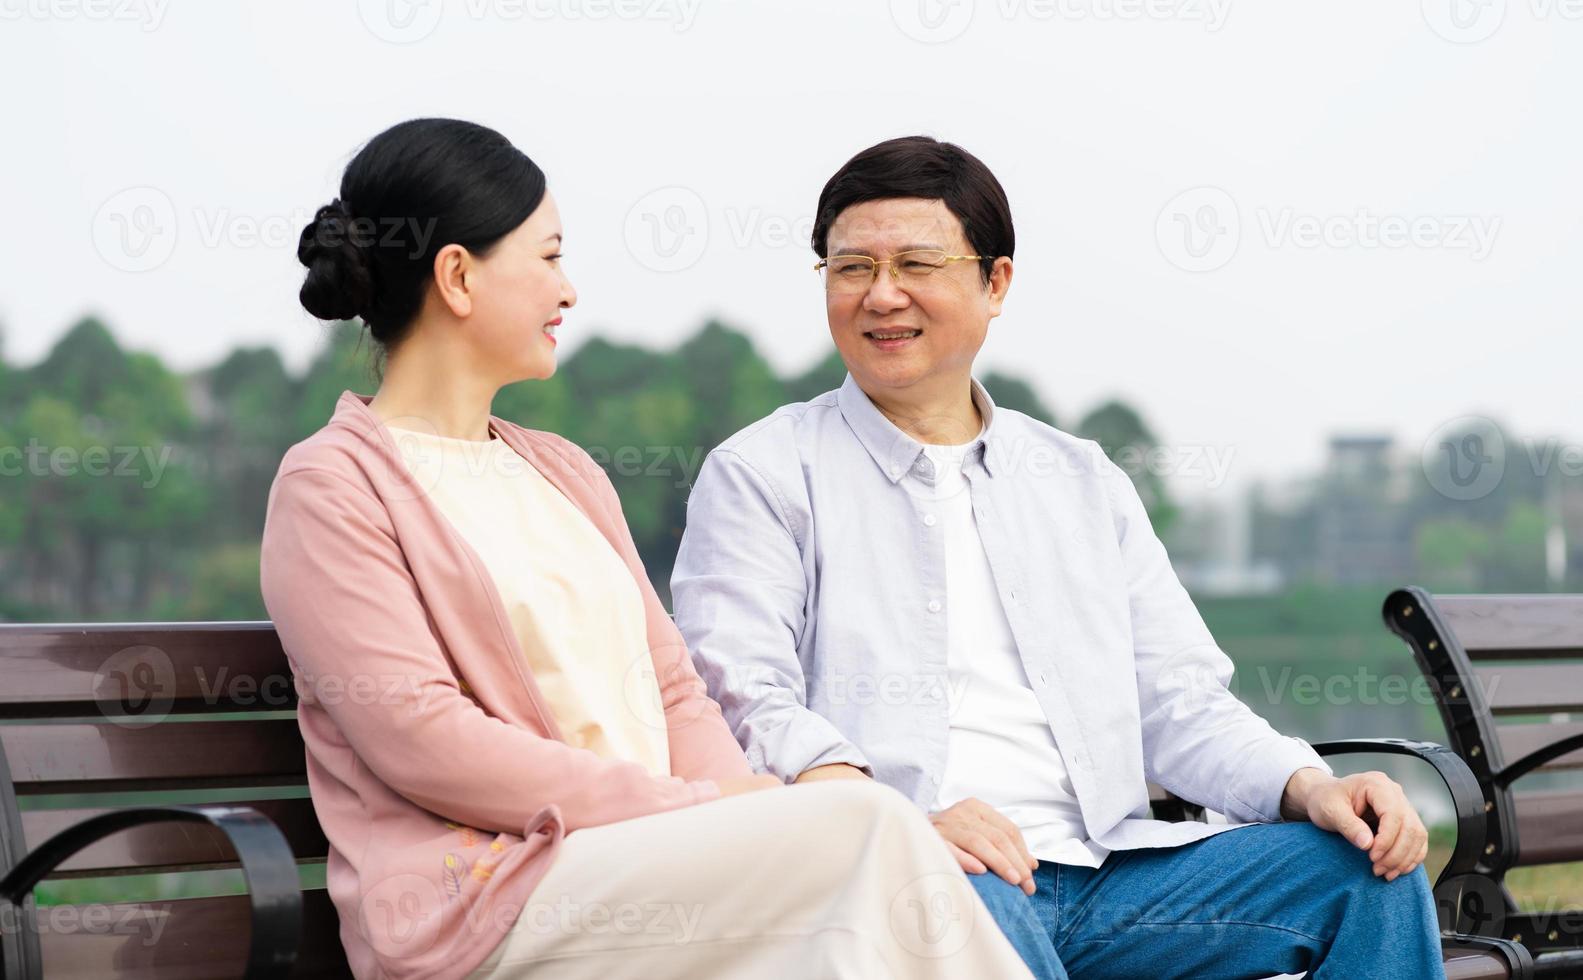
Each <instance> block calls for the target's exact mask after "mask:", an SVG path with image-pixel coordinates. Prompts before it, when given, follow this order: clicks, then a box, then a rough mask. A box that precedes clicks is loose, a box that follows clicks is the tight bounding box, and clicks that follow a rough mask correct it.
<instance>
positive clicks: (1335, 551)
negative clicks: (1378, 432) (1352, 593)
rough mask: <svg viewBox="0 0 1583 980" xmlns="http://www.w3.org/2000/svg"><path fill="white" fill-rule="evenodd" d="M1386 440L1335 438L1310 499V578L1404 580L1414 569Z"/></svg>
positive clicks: (1396, 469) (1398, 478)
mask: <svg viewBox="0 0 1583 980" xmlns="http://www.w3.org/2000/svg"><path fill="white" fill-rule="evenodd" d="M1406 471H1407V468H1406V467H1405V466H1402V465H1400V463H1399V462H1398V461H1397V460H1396V459H1395V458H1394V454H1393V452H1392V440H1391V439H1390V437H1388V436H1336V437H1334V438H1332V439H1331V440H1330V454H1329V457H1328V458H1327V459H1326V461H1325V469H1324V472H1323V473H1322V475H1321V476H1320V478H1319V481H1318V485H1317V487H1316V488H1315V489H1316V493H1315V496H1314V502H1313V506H1314V552H1313V555H1314V557H1313V568H1312V574H1313V578H1314V579H1315V580H1317V581H1319V582H1322V583H1325V584H1327V585H1377V584H1381V583H1394V582H1401V581H1406V580H1407V579H1409V578H1411V577H1412V576H1413V574H1414V572H1416V571H1417V561H1416V556H1415V554H1414V548H1413V528H1412V525H1411V523H1410V521H1409V518H1408V513H1407V511H1406V509H1405V507H1404V505H1405V503H1406V497H1407V494H1406V490H1407V488H1406V485H1405V480H1404V479H1403V475H1404V474H1405V473H1406Z"/></svg>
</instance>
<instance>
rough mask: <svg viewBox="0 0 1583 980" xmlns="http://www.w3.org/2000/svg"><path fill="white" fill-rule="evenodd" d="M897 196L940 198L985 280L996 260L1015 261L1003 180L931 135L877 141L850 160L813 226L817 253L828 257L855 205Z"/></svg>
mask: <svg viewBox="0 0 1583 980" xmlns="http://www.w3.org/2000/svg"><path fill="white" fill-rule="evenodd" d="M894 197H920V198H926V199H928V200H938V201H943V202H944V203H945V206H946V208H947V209H948V210H949V211H950V212H951V213H952V214H954V215H956V217H957V220H959V221H961V222H962V230H963V231H964V232H965V233H966V235H967V240H968V243H969V244H970V245H971V246H972V248H973V251H974V253H976V254H978V255H983V256H987V257H986V258H985V259H983V260H982V261H980V262H979V272H980V274H981V275H982V276H983V279H984V281H985V282H988V281H989V274H990V271H991V270H992V269H994V267H995V258H996V257H997V256H1001V255H1004V256H1006V257H1007V258H1010V257H1011V254H1012V251H1013V250H1014V249H1015V247H1016V243H1017V236H1016V233H1015V232H1014V231H1013V230H1012V226H1011V205H1010V204H1009V203H1007V201H1006V191H1005V190H1004V189H1003V188H1002V187H1001V186H1000V181H998V180H996V179H995V175H994V174H992V173H990V170H989V168H988V167H986V166H984V163H983V161H981V160H980V159H979V158H978V157H976V156H974V155H973V154H971V153H969V152H967V151H966V150H964V149H962V148H961V147H960V146H957V145H956V144H955V143H945V142H942V141H940V140H937V139H934V138H933V137H929V136H902V137H898V138H896V139H893V140H886V141H885V142H883V143H876V144H875V145H873V146H871V147H869V148H868V149H866V150H864V151H862V152H861V153H859V154H858V155H857V156H855V157H853V158H852V159H850V160H848V161H847V162H846V163H845V164H843V165H842V166H841V169H840V170H837V171H836V172H835V175H834V176H833V177H831V178H830V180H829V181H828V182H827V183H826V184H825V185H824V190H823V191H821V192H820V194H819V208H818V210H817V211H816V212H815V217H814V225H813V242H812V244H813V250H814V252H815V253H816V254H817V255H818V256H819V257H820V258H826V257H827V253H826V249H827V248H828V247H829V239H830V226H831V225H832V224H834V223H835V219H836V217H837V216H838V215H840V213H841V212H842V211H845V210H846V209H847V208H849V207H851V206H852V205H854V204H862V203H863V202H865V201H876V200H881V199H884V198H894Z"/></svg>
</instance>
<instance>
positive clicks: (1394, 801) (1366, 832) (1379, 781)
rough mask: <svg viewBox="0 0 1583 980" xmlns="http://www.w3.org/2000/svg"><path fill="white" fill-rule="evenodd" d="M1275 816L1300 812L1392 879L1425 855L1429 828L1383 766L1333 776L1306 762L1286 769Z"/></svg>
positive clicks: (1287, 816)
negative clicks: (1363, 854)
mask: <svg viewBox="0 0 1583 980" xmlns="http://www.w3.org/2000/svg"><path fill="white" fill-rule="evenodd" d="M1281 816H1282V817H1283V818H1284V819H1287V820H1301V819H1303V818H1304V817H1306V818H1307V819H1308V820H1311V821H1313V824H1314V826H1316V827H1320V828H1322V829H1324V830H1333V831H1335V832H1336V833H1338V834H1340V835H1341V836H1343V837H1345V838H1346V839H1347V840H1349V841H1351V842H1352V843H1353V844H1356V845H1357V846H1358V848H1359V849H1360V850H1365V851H1368V852H1369V860H1371V861H1373V862H1374V873H1375V874H1376V875H1381V874H1383V875H1384V876H1385V880H1386V881H1395V880H1396V878H1397V877H1398V876H1400V875H1404V874H1408V873H1410V872H1411V871H1412V870H1413V869H1414V868H1417V867H1418V866H1419V865H1420V864H1422V863H1423V861H1424V858H1425V857H1427V856H1428V855H1429V831H1428V830H1426V829H1425V828H1424V822H1423V821H1422V820H1421V819H1419V817H1418V811H1417V810H1415V809H1413V805H1412V804H1411V803H1409V802H1408V800H1407V794H1406V793H1404V792H1402V786H1401V784H1400V783H1398V782H1396V781H1395V780H1393V779H1391V777H1389V776H1387V775H1385V773H1383V772H1360V773H1355V774H1353V775H1350V776H1341V777H1339V778H1338V777H1336V776H1332V775H1330V774H1328V773H1325V772H1322V771H1321V770H1318V769H1314V768H1311V767H1308V768H1303V769H1299V770H1297V771H1296V772H1294V773H1292V778H1291V779H1290V780H1288V781H1287V783H1286V791H1285V792H1284V793H1283V794H1282V795H1281Z"/></svg>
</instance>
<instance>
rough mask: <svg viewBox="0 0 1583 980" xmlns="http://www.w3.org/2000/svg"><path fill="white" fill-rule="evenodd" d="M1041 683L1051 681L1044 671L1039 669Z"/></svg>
mask: <svg viewBox="0 0 1583 980" xmlns="http://www.w3.org/2000/svg"><path fill="white" fill-rule="evenodd" d="M1039 683H1040V684H1048V683H1049V681H1048V680H1047V679H1046V678H1045V676H1044V671H1042V670H1041V671H1039Z"/></svg>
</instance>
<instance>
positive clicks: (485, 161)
mask: <svg viewBox="0 0 1583 980" xmlns="http://www.w3.org/2000/svg"><path fill="white" fill-rule="evenodd" d="M544 191H545V179H544V172H543V171H541V170H540V169H539V168H538V166H537V165H536V164H534V162H533V161H532V160H529V159H528V157H527V156H526V155H525V154H524V153H523V152H522V151H521V150H518V149H517V148H516V147H514V146H512V145H511V142H510V141H509V140H507V139H506V138H505V137H504V136H502V135H500V134H499V133H497V132H495V131H494V130H493V129H490V128H488V127H487V126H480V125H478V124H477V123H470V122H464V121H463V120H460V119H410V120H408V121H407V122H404V123H398V124H396V125H394V126H392V127H390V128H389V129H387V130H385V131H384V132H383V133H380V134H379V135H378V136H375V137H374V138H373V139H371V140H369V141H368V143H367V144H366V145H364V146H363V148H362V149H361V150H359V151H358V153H357V155H356V156H355V157H353V158H352V162H351V163H349V164H347V166H346V172H345V173H344V174H342V175H341V193H340V196H339V197H337V198H336V199H335V200H333V201H331V202H330V203H329V204H326V205H325V206H324V207H322V208H320V209H319V210H318V212H317V213H315V215H314V217H313V221H312V222H310V223H309V224H308V226H307V227H306V228H304V229H302V235H301V237H300V238H299V239H298V241H297V259H298V261H300V262H301V263H302V264H303V265H305V266H307V267H308V275H307V278H306V279H305V280H304V281H303V283H302V290H301V291H300V292H299V293H298V294H297V295H298V298H299V299H301V300H302V305H303V307H304V308H305V309H306V310H307V311H308V312H309V313H312V314H313V315H314V316H316V317H318V318H319V319H321V320H350V319H352V318H353V317H361V318H362V320H363V322H364V323H366V324H367V325H368V330H369V333H370V334H372V335H373V337H374V339H375V340H377V341H379V343H380V344H381V346H382V347H383V348H384V351H385V352H388V351H389V350H391V349H392V348H394V347H395V346H396V345H398V344H399V343H400V342H401V341H402V339H403V338H404V337H405V336H406V334H407V333H408V332H409V330H410V329H411V327H412V322H413V320H414V318H415V317H416V316H417V313H418V310H419V308H420V307H421V306H422V303H423V296H424V290H425V288H426V287H427V285H428V282H429V279H430V277H431V276H432V274H433V268H434V256H435V254H436V253H438V252H439V250H440V249H442V248H444V247H445V246H446V245H449V244H452V243H453V242H454V243H456V244H458V245H462V246H464V247H465V248H466V249H467V250H468V251H469V252H472V253H474V254H475V255H480V256H483V255H487V254H488V253H489V250H490V249H491V248H492V247H494V245H495V243H496V242H498V241H499V240H500V239H501V238H503V237H504V236H505V235H507V234H508V233H510V232H511V231H513V230H514V229H516V228H517V227H518V226H519V225H521V224H522V222H524V221H526V220H527V218H528V215H530V214H532V213H533V212H534V210H535V209H536V208H538V206H539V203H540V202H541V201H542V200H544Z"/></svg>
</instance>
